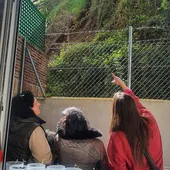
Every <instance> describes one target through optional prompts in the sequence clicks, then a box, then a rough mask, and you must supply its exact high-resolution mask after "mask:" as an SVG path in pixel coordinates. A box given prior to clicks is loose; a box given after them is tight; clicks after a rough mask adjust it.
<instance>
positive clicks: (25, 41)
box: [20, 38, 27, 93]
mask: <svg viewBox="0 0 170 170" xmlns="http://www.w3.org/2000/svg"><path fill="white" fill-rule="evenodd" d="M26 46H27V39H26V38H24V45H23V53H22V57H23V58H22V67H21V82H20V93H22V90H23V81H24V67H25V57H26Z"/></svg>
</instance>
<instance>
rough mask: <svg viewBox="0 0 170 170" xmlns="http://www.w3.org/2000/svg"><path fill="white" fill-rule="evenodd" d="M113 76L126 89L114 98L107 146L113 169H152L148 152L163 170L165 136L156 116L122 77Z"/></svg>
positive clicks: (160, 169)
mask: <svg viewBox="0 0 170 170" xmlns="http://www.w3.org/2000/svg"><path fill="white" fill-rule="evenodd" d="M112 76H113V81H112V83H113V84H117V85H119V86H120V87H121V88H122V90H123V91H124V92H118V93H116V94H115V95H114V97H113V113H112V120H111V126H110V139H109V143H108V148H107V152H108V158H109V167H110V170H150V169H151V168H150V165H149V163H148V161H147V159H146V158H145V156H144V153H146V152H147V153H148V154H149V155H150V157H151V159H152V161H153V162H154V164H155V165H156V167H157V168H158V169H159V170H163V153H162V142H161V135H160V132H159V128H158V125H157V123H156V120H155V118H154V117H153V115H152V114H151V113H150V112H149V111H148V110H147V109H146V108H145V107H144V106H143V105H142V104H141V103H140V101H139V99H138V97H136V96H135V95H134V93H133V92H132V91H131V90H130V89H128V88H127V86H126V85H125V84H124V82H123V81H122V80H121V79H120V78H119V77H117V76H115V75H114V74H112Z"/></svg>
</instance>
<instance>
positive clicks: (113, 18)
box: [36, 0, 170, 98]
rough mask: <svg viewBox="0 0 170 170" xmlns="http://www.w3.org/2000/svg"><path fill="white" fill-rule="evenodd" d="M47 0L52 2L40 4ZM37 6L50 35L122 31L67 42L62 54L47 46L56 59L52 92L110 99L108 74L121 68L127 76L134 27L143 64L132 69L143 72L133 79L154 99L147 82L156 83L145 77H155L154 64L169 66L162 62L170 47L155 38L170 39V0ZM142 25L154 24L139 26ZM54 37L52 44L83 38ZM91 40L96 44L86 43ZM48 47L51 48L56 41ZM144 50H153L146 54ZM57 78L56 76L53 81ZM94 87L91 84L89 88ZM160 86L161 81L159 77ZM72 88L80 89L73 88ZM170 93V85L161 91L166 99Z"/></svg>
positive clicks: (71, 0)
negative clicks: (93, 31) (129, 30)
mask: <svg viewBox="0 0 170 170" xmlns="http://www.w3.org/2000/svg"><path fill="white" fill-rule="evenodd" d="M42 2H43V3H44V4H45V3H46V5H45V6H43V5H40V4H42ZM51 4H53V5H51ZM36 5H37V6H38V7H39V9H40V10H41V11H42V12H43V13H44V15H46V17H47V33H49V34H50V33H55V32H60V33H61V32H67V33H70V32H76V31H89V30H90V31H91V30H102V29H103V30H117V31H112V32H104V33H98V34H93V35H90V36H89V37H87V36H84V35H83V34H82V37H79V40H80V41H81V42H83V43H79V44H76V45H68V46H67V47H65V46H63V48H61V51H60V52H59V53H58V54H54V53H52V51H50V50H47V51H48V55H52V56H51V57H52V58H53V61H52V62H51V63H50V65H49V66H50V68H51V70H50V71H49V72H48V84H47V95H49V96H50V95H56V96H84V97H85V96H88V97H90V96H91V97H110V96H111V95H112V94H111V93H110V92H108V91H109V89H110V85H109V82H110V80H111V79H110V78H109V77H108V76H110V75H109V73H110V72H111V71H115V72H116V73H117V74H119V75H120V76H121V77H123V78H124V79H125V80H127V54H128V48H127V40H128V26H133V27H134V31H133V40H134V41H136V43H134V44H133V55H134V56H133V57H134V58H135V59H136V58H139V59H138V60H137V62H136V61H132V64H134V65H135V67H133V69H136V70H132V71H133V72H137V73H138V74H136V75H138V77H136V76H135V75H134V76H133V77H132V78H133V80H132V81H133V82H136V83H135V84H134V85H133V89H134V90H137V92H141V93H140V94H142V95H141V96H140V97H143V98H146V97H148V96H147V93H146V89H147V84H149V83H152V82H151V80H150V79H148V80H145V79H146V77H147V74H150V75H152V77H154V73H155V72H157V71H158V70H155V68H154V67H149V65H152V64H155V65H157V63H158V61H159V63H160V65H166V64H167V61H166V62H165V61H164V60H161V57H162V54H164V55H165V56H166V58H168V59H169V45H167V46H166V48H162V47H161V45H160V46H158V45H154V42H152V41H151V40H152V39H160V38H170V34H169V33H167V28H166V27H169V24H170V2H169V1H168V0H148V1H146V0H137V1H132V0H121V1H117V0H113V1H111V0H91V1H90V0H62V1H61V0H60V1H59V0H58V1H54V0H39V1H38V2H36ZM137 27H148V28H145V29H136V28H137ZM151 27H157V28H155V29H153V28H151ZM50 38H51V39H50V41H51V42H59V43H61V42H70V41H73V42H74V41H75V42H77V41H78V40H77V38H75V37H74V35H73V36H70V37H69V41H68V37H67V36H65V35H64V34H60V35H58V36H54V37H50ZM85 40H88V41H90V43H84V41H85ZM141 40H142V41H143V40H150V43H146V44H142V42H141ZM137 41H140V42H139V43H138V42H137ZM47 42H48V39H47ZM48 47H51V46H50V44H48ZM142 51H148V52H147V53H142ZM155 51H156V52H157V53H156V55H155ZM165 51H166V53H165ZM153 61H154V62H153ZM168 61H169V60H168ZM146 66H148V67H146ZM161 72H162V73H163V74H164V75H167V76H168V74H169V72H167V71H166V70H164V69H162V70H161ZM143 73H145V75H146V77H145V76H143ZM54 76H55V80H54V79H53V80H52V77H54ZM157 79H159V77H155V80H157ZM146 82H147V83H146ZM145 84H146V85H145ZM89 85H90V88H88V87H89ZM155 85H158V84H157V82H156V81H155ZM101 87H102V89H101ZM153 88H155V87H153ZM70 89H76V90H75V91H73V92H71V91H70ZM82 89H84V90H83V91H82ZM150 90H151V91H152V90H153V89H150ZM106 91H107V93H106ZM168 91H169V89H168V88H167V90H165V91H164V93H160V94H159V96H160V98H161V97H162V96H167V94H168ZM147 92H148V90H147ZM149 93H150V96H149V97H151V98H154V97H155V94H152V93H151V92H149ZM167 97H168V96H167Z"/></svg>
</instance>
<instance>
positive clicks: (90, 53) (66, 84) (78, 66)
mask: <svg viewBox="0 0 170 170" xmlns="http://www.w3.org/2000/svg"><path fill="white" fill-rule="evenodd" d="M127 54H128V49H127V43H126V42H119V43H117V44H112V43H107V44H105V43H90V44H89V43H79V44H75V45H67V46H63V47H61V50H60V54H59V55H58V56H56V58H54V59H53V61H51V63H50V67H49V71H48V75H47V82H48V83H47V90H46V93H47V95H48V96H67V97H69V96H72V97H111V96H113V92H114V91H117V89H115V90H114V87H113V86H112V84H111V80H112V78H111V72H116V73H117V74H118V75H119V76H121V77H122V78H123V79H124V80H125V81H127V71H128V70H127V68H128V65H127V63H128V62H127V61H128V60H127V57H128V56H127Z"/></svg>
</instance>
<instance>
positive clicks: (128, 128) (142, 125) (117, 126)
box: [110, 92, 149, 165]
mask: <svg viewBox="0 0 170 170" xmlns="http://www.w3.org/2000/svg"><path fill="white" fill-rule="evenodd" d="M148 123H149V122H148V119H147V118H144V117H142V116H141V115H140V114H139V112H138V109H137V107H136V103H135V101H134V99H133V98H132V97H131V96H130V95H128V94H126V93H124V92H118V93H116V94H115V95H114V97H113V110H112V119H111V125H110V132H115V131H122V132H124V133H125V135H126V137H127V140H128V142H129V145H130V148H131V151H132V155H133V158H134V160H135V162H136V163H138V164H140V165H141V164H143V153H144V150H145V149H146V150H147V146H148V140H149V127H148Z"/></svg>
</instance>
